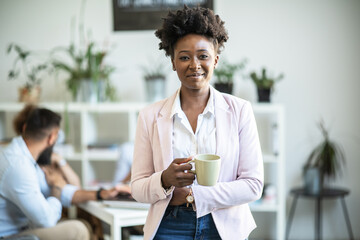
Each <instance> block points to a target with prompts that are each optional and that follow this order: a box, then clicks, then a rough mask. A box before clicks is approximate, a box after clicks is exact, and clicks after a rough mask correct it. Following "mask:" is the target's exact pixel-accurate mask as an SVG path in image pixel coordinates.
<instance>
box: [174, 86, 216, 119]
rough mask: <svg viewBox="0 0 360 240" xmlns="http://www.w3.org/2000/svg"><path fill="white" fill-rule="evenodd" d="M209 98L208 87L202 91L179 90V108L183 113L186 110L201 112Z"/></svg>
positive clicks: (182, 88)
mask: <svg viewBox="0 0 360 240" xmlns="http://www.w3.org/2000/svg"><path fill="white" fill-rule="evenodd" d="M209 97H210V86H209V85H208V87H207V88H202V89H194V90H193V89H188V88H184V87H181V88H180V103H181V108H182V110H183V111H184V112H185V111H187V110H190V111H191V110H196V111H197V112H198V111H199V110H201V111H200V112H202V111H203V110H204V109H205V107H206V105H207V102H208V100H209Z"/></svg>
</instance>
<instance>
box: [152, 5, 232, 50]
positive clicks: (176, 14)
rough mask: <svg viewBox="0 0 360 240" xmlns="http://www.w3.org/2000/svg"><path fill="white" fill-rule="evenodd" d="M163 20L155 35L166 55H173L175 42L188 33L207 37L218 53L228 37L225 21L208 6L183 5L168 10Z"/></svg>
mask: <svg viewBox="0 0 360 240" xmlns="http://www.w3.org/2000/svg"><path fill="white" fill-rule="evenodd" d="M163 20H164V22H163V25H162V27H161V28H160V29H158V30H157V31H156V32H155V35H156V36H157V37H158V38H159V39H160V40H161V42H160V43H159V49H160V50H161V49H164V50H165V54H166V56H171V57H173V54H174V45H175V44H176V42H177V41H178V40H179V39H180V38H182V37H184V36H185V35H187V34H190V33H194V34H199V35H202V36H205V37H207V38H208V39H209V40H211V41H212V42H213V43H214V47H215V50H216V51H217V53H218V54H219V53H220V51H221V49H222V48H223V47H224V43H225V42H226V41H227V40H228V38H229V37H228V34H227V31H226V29H225V27H224V23H225V22H224V21H222V20H221V19H220V17H219V15H215V14H214V12H213V11H212V10H210V9H208V8H202V7H195V8H189V7H187V6H186V5H185V6H184V8H183V9H181V10H177V11H169V13H168V15H167V16H166V17H165V18H163Z"/></svg>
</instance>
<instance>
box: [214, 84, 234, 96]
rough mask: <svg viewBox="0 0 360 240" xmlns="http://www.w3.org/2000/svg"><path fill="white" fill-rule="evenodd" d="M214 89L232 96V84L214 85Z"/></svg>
mask: <svg viewBox="0 0 360 240" xmlns="http://www.w3.org/2000/svg"><path fill="white" fill-rule="evenodd" d="M214 86H215V89H216V90H218V91H219V92H223V93H228V94H232V91H233V84H232V83H215V85H214Z"/></svg>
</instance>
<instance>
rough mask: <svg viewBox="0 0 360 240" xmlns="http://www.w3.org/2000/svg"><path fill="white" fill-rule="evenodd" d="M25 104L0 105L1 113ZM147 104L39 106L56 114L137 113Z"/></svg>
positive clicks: (56, 103) (56, 104)
mask: <svg viewBox="0 0 360 240" xmlns="http://www.w3.org/2000/svg"><path fill="white" fill-rule="evenodd" d="M24 105H25V104H24V103H16V102H8V103H0V111H7V112H19V111H20V110H22V109H23V107H24ZM146 105H147V103H144V102H111V103H95V104H88V103H76V102H71V103H64V102H63V103H62V102H48V103H39V106H42V107H46V108H49V109H51V110H53V111H56V112H63V111H65V110H66V109H67V111H68V112H110V113H111V112H136V111H139V110H140V109H142V108H144V107H145V106H146Z"/></svg>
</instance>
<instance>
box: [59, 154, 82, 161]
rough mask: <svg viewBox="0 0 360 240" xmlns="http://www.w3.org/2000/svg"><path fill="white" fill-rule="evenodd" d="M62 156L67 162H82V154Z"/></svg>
mask: <svg viewBox="0 0 360 240" xmlns="http://www.w3.org/2000/svg"><path fill="white" fill-rule="evenodd" d="M61 156H62V157H64V158H65V159H66V160H67V161H81V160H82V154H81V153H74V154H62V155H61Z"/></svg>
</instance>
